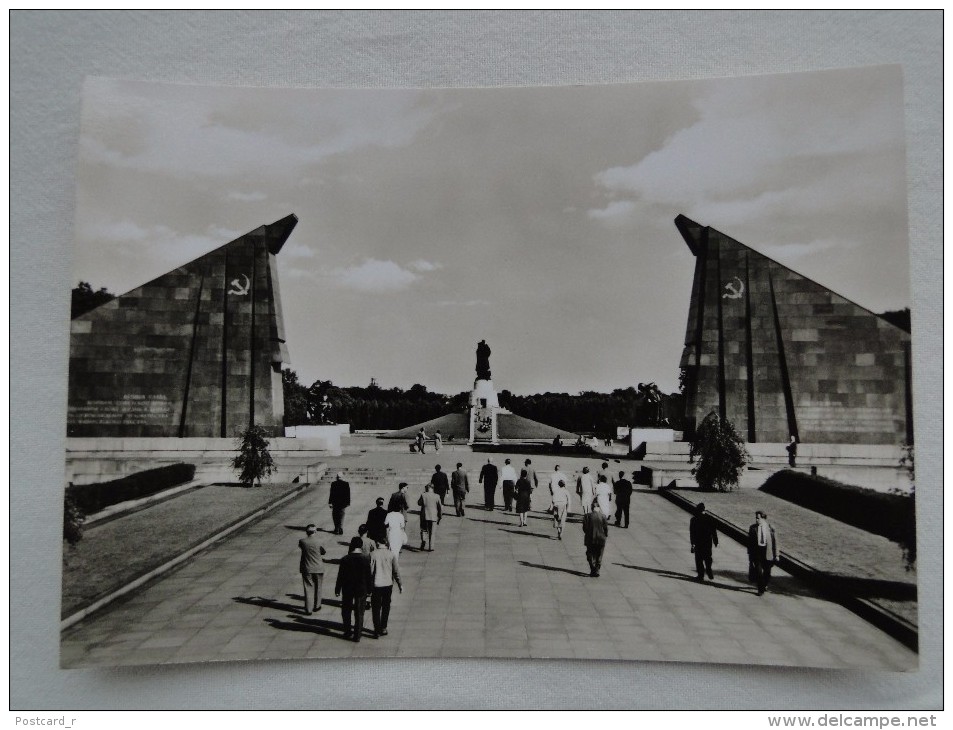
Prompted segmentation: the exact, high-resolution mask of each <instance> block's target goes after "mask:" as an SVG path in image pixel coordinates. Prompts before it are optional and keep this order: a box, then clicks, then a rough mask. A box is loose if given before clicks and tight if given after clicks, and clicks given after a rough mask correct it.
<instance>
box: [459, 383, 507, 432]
mask: <svg viewBox="0 0 953 730" xmlns="http://www.w3.org/2000/svg"><path fill="white" fill-rule="evenodd" d="M498 413H508V411H507V410H505V409H503V408H500V401H499V398H497V396H496V389H495V388H494V387H493V381H492V380H481V379H479V378H477V379H476V380H475V381H474V383H473V391H472V392H471V393H470V440H469V441H468V442H467V443H469V444H473V443H490V444H498V443H499V442H500V441H499V434H498V431H497V427H496V416H497V414H498Z"/></svg>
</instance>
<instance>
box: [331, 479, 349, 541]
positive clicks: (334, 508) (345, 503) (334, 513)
mask: <svg viewBox="0 0 953 730" xmlns="http://www.w3.org/2000/svg"><path fill="white" fill-rule="evenodd" d="M350 504H351V485H350V484H348V483H347V482H346V481H344V479H343V477H342V476H341V472H338V473H337V474H336V475H335V478H334V481H333V482H331V493H330V494H329V495H328V506H329V507H330V508H331V519H332V520H334V534H335V535H343V534H344V528H343V527H342V525H343V523H344V510H346V509H347V508H348V507H349V506H350Z"/></svg>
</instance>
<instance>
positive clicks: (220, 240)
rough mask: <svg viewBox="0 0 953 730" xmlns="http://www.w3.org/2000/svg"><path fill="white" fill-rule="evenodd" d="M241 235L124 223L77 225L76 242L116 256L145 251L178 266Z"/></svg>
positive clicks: (216, 229) (219, 230) (211, 229)
mask: <svg viewBox="0 0 953 730" xmlns="http://www.w3.org/2000/svg"><path fill="white" fill-rule="evenodd" d="M240 235H242V234H241V233H240V232H238V231H234V230H231V229H228V228H223V227H221V226H215V225H210V226H208V227H207V228H206V229H205V231H204V232H202V233H182V232H180V231H176V230H175V229H173V228H170V227H169V226H166V225H154V226H141V225H139V224H137V223H133V222H132V221H128V220H121V221H103V222H99V223H95V224H92V225H80V227H79V230H78V238H79V239H80V240H81V241H84V242H95V243H97V244H102V245H106V246H108V247H109V248H110V249H111V250H112V251H113V252H114V253H118V254H120V255H136V256H140V255H141V252H142V251H143V250H144V249H148V250H149V251H150V252H154V254H155V255H156V256H157V257H158V258H159V259H161V260H163V261H166V262H171V263H173V264H176V265H179V266H181V265H182V264H185V263H188V262H189V261H191V260H192V259H196V258H198V257H199V256H202V255H203V254H206V253H208V252H209V251H212V250H214V249H216V248H218V247H219V246H224V245H225V244H226V243H230V242H231V241H234V240H235V239H236V238H238V237H239V236H240Z"/></svg>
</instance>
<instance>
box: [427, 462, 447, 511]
mask: <svg viewBox="0 0 953 730" xmlns="http://www.w3.org/2000/svg"><path fill="white" fill-rule="evenodd" d="M430 483H431V484H433V491H434V494H436V495H437V496H438V497H440V504H442V505H445V504H446V502H445V501H444V499H445V498H446V496H447V492H449V491H450V481H449V480H448V479H447V474H446V472H442V471H440V464H437V465H436V466H435V467H434V468H433V476H431V477H430Z"/></svg>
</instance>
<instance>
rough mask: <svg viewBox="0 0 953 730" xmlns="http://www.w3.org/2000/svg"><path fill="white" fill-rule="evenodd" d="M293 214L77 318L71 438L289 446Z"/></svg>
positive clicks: (72, 347)
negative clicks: (283, 441) (285, 373)
mask: <svg viewBox="0 0 953 730" xmlns="http://www.w3.org/2000/svg"><path fill="white" fill-rule="evenodd" d="M297 223H298V219H297V217H295V216H294V215H289V216H287V217H286V218H283V219H281V220H279V221H276V222H275V223H272V224H271V225H264V226H261V227H260V228H256V229H255V230H253V231H251V232H249V233H246V234H245V235H244V236H241V237H240V238H237V239H235V240H234V241H232V242H231V243H227V244H225V245H224V246H221V247H220V248H217V249H215V250H214V251H211V252H209V253H207V254H205V255H204V256H201V257H199V258H197V259H195V260H194V261H190V262H189V263H187V264H185V265H184V266H181V267H179V268H177V269H174V270H173V271H170V272H168V273H167V274H164V275H163V276H160V277H159V278H157V279H154V280H153V281H150V282H148V283H146V284H143V285H142V286H140V287H138V288H137V289H133V290H132V291H130V292H128V293H126V294H123V295H122V296H119V297H117V298H115V299H113V300H112V301H110V302H107V303H106V304H103V305H102V306H100V307H97V308H96V309H94V310H92V311H91V312H88V313H86V314H84V315H81V316H79V317H77V318H76V319H74V320H73V321H72V323H71V327H70V364H69V406H68V411H67V426H66V433H67V436H76V437H126V436H128V437H162V436H172V437H220V438H224V437H232V436H236V435H238V434H239V433H240V432H241V431H242V430H244V429H245V428H246V427H247V426H248V425H250V424H258V425H261V426H264V427H265V428H266V429H267V430H268V431H269V432H270V433H271V434H272V435H276V436H280V435H283V431H284V429H283V425H282V421H283V417H284V397H283V395H282V386H281V367H282V363H286V362H288V353H287V349H286V347H285V333H284V325H283V323H282V315H281V297H280V294H279V290H278V272H277V268H276V259H275V256H276V254H277V253H278V252H279V251H280V250H281V247H282V246H283V245H284V243H285V241H286V240H287V239H288V237H289V236H290V235H291V232H292V230H293V229H294V227H295V225H296V224H297Z"/></svg>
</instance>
